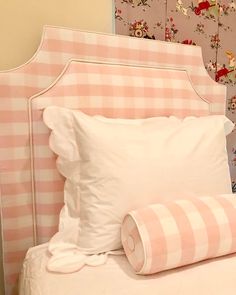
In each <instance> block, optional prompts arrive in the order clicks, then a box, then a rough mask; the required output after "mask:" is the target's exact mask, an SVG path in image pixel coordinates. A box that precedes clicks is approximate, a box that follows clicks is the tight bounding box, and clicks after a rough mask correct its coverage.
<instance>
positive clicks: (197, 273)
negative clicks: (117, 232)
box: [19, 244, 236, 295]
mask: <svg viewBox="0 0 236 295" xmlns="http://www.w3.org/2000/svg"><path fill="white" fill-rule="evenodd" d="M48 259H49V254H48V251H47V245H46V244H45V245H41V246H37V247H34V248H31V249H30V250H29V251H28V254H27V255H26V258H25V261H24V264H23V268H22V272H21V276H20V285H19V289H20V292H19V295H235V294H236V254H234V255H229V256H225V257H221V258H217V259H214V260H207V261H205V262H201V263H197V264H195V265H191V266H187V267H183V268H178V269H175V270H171V271H165V272H162V273H159V274H156V275H149V276H141V275H135V274H134V272H133V270H132V268H131V266H130V265H129V263H128V261H127V259H126V257H125V256H110V257H109V258H108V261H107V263H106V264H104V265H101V266H97V267H89V266H86V267H84V268H83V269H81V270H80V271H79V272H76V273H71V274H57V273H52V272H49V271H47V269H46V265H47V262H48Z"/></svg>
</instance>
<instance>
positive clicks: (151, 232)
mask: <svg viewBox="0 0 236 295" xmlns="http://www.w3.org/2000/svg"><path fill="white" fill-rule="evenodd" d="M121 237H122V243H123V246H124V250H125V253H126V255H127V258H128V260H129V262H130V264H131V265H132V267H133V269H134V270H135V272H136V273H138V274H153V273H157V272H160V271H163V270H167V269H172V268H176V267H179V266H183V265H187V264H191V263H194V262H198V261H201V260H205V259H208V258H213V257H218V256H222V255H226V254H230V253H234V252H236V200H235V196H233V195H224V196H217V197H211V196H209V197H201V198H195V199H188V200H177V201H174V202H170V203H167V204H155V205H150V206H148V207H145V208H141V209H138V210H135V211H131V212H130V213H129V214H128V215H127V216H126V217H125V219H124V221H123V224H122V229H121Z"/></svg>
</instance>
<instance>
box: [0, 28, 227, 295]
mask: <svg viewBox="0 0 236 295" xmlns="http://www.w3.org/2000/svg"><path fill="white" fill-rule="evenodd" d="M72 57H74V58H81V59H89V60H102V61H109V62H122V63H135V64H146V65H152V66H154V67H158V66H163V67H171V68H173V67H178V68H182V69H186V70H187V71H188V73H189V76H190V78H191V81H192V83H193V85H194V87H195V89H196V91H197V92H198V93H199V94H200V95H201V96H202V98H203V99H205V100H206V101H208V102H210V103H211V113H214V114H219V113H224V109H225V87H224V86H222V85H218V84H216V83H215V82H214V81H213V80H211V79H210V78H209V77H208V75H207V72H206V71H205V69H204V65H203V61H202V55H201V49H200V48H199V47H194V46H184V45H181V44H170V43H165V42H159V41H151V40H143V39H133V38H129V37H124V36H111V35H105V34H95V33H88V32H81V31H77V30H69V29H64V28H55V27H48V26H47V27H45V30H44V34H43V38H42V42H41V44H40V47H39V49H38V51H37V53H36V54H35V56H34V57H33V58H32V59H31V60H30V61H29V62H27V63H26V64H24V65H22V66H20V67H18V68H16V69H13V70H10V71H5V72H0V99H1V103H0V136H1V138H0V149H1V150H0V151H1V152H0V171H1V190H2V196H1V210H2V216H3V220H2V227H3V248H4V269H5V279H6V285H7V286H6V294H10V293H12V294H13V291H12V287H13V286H14V284H15V282H16V280H17V277H18V272H19V269H20V266H21V263H22V260H23V257H24V255H25V252H26V250H27V249H28V248H29V247H30V246H32V245H34V244H35V243H42V242H44V241H47V240H48V239H49V238H50V237H51V236H52V234H53V233H54V232H55V231H56V229H57V222H58V212H59V209H60V207H61V202H62V197H61V190H62V181H61V178H59V176H58V179H57V180H55V177H54V174H55V173H54V172H52V171H54V170H53V169H52V168H51V167H54V166H55V165H54V160H53V159H52V158H51V162H50V161H49V162H47V165H46V166H47V167H46V168H45V163H44V164H42V169H40V170H39V171H38V172H37V176H36V180H37V182H36V183H34V181H32V177H31V168H32V167H31V162H30V136H29V118H28V99H29V97H30V96H32V95H34V94H36V93H38V92H40V91H42V90H43V89H45V88H47V87H48V86H49V85H50V84H51V83H52V82H53V81H54V80H55V79H56V77H57V76H58V75H59V73H60V72H61V71H62V69H63V68H64V66H65V64H66V62H67V61H68V60H69V59H70V58H72ZM86 74H88V75H89V73H86ZM86 79H87V78H86ZM131 80H133V78H132V79H131ZM67 81H68V83H69V84H70V83H72V81H71V80H70V77H69V76H68V77H67ZM140 81H142V79H140V78H139V80H137V83H140ZM126 83H129V80H127V81H126ZM168 83H169V82H168ZM163 87H164V88H165V87H167V86H165V85H163ZM69 88H70V87H67V88H66V87H65V88H64V89H63V91H66V95H68V97H70V96H73V93H70V92H69ZM74 89H75V88H74ZM58 91H59V93H60V95H61V96H62V95H63V92H61V90H60V89H57V93H58ZM73 91H74V90H73ZM109 91H110V92H113V93H115V92H116V89H113V90H112V89H110V90H109ZM119 91H120V93H119V95H120V96H122V97H125V96H126V95H127V94H126V93H123V92H122V88H120V89H119ZM170 91H171V90H170ZM163 93H164V92H163ZM75 95H76V94H75ZM142 95H143V97H145V96H147V95H149V94H147V93H145V92H143V94H142ZM164 95H165V93H164ZM98 96H99V95H98ZM68 101H69V99H68ZM107 103H108V101H106V100H104V101H103V105H100V106H99V108H109V107H110V106H109V104H108V105H106V104H107ZM126 103H127V102H126V100H124V99H123V100H121V101H120V102H119V103H117V104H119V110H122V108H124V107H125V104H126ZM169 103H170V101H169ZM185 103H186V104H188V102H187V100H186V102H185ZM84 104H85V108H86V107H87V105H88V103H87V102H84ZM141 105H142V104H141ZM116 106H117V105H116ZM153 107H158V108H159V106H156V105H155V106H151V109H152V108H153ZM129 108H130V109H132V108H135V109H136V108H138V109H139V112H136V116H139V115H140V114H144V113H145V112H143V111H142V108H145V106H144V105H142V106H141V107H136V106H134V105H133V104H132V103H131V104H130V106H129ZM173 108H175V106H172V105H171V103H170V105H169V107H168V109H169V110H171V109H173ZM183 108H184V109H185V108H186V105H184V106H183ZM165 109H166V106H165V108H162V114H165ZM201 111H202V110H201ZM93 112H96V108H93ZM119 112H120V111H118V112H117V113H116V114H117V115H119ZM121 113H122V111H121ZM196 113H197V110H196ZM146 114H147V113H146ZM33 115H34V114H33ZM111 115H114V114H111ZM36 116H37V114H36V115H34V124H36V125H37V118H36ZM38 119H40V117H39V118H38ZM39 125H40V124H39ZM40 126H41V125H40ZM38 128H42V127H37V130H38ZM41 141H43V144H45V142H46V139H45V138H44V136H42V137H40V135H37V136H36V137H35V138H34V142H32V143H33V144H37V147H36V148H35V149H34V151H35V150H37V149H38V153H37V159H35V165H36V167H37V168H38V167H39V166H40V165H41V159H44V158H47V157H48V155H47V154H44V152H43V150H42V151H40V150H39V148H38V146H40V142H41ZM39 174H40V178H39V179H40V180H39V179H38V178H37V177H39ZM51 174H52V177H51V178H52V179H53V181H54V184H53V185H52V183H51V182H50V181H51V178H50V175H51ZM48 177H49V181H48ZM40 181H42V182H40ZM34 186H36V190H37V192H38V190H39V189H38V188H40V190H41V192H40V197H39V194H37V204H34V198H33V193H32V192H33V190H34ZM55 188H56V190H57V193H55ZM41 198H42V199H41ZM45 203H47V207H45V206H44V205H42V204H45ZM35 205H37V215H38V220H37V223H36V228H37V227H38V230H37V236H36V238H37V239H36V241H35V239H34V236H35V233H36V231H35V230H34V224H35V220H34V216H33V213H32V212H33V209H34V206H35ZM41 205H42V206H41Z"/></svg>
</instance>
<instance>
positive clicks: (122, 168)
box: [44, 107, 234, 254]
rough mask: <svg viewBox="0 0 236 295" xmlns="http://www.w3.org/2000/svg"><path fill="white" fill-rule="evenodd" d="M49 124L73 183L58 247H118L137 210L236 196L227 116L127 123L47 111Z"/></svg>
mask: <svg viewBox="0 0 236 295" xmlns="http://www.w3.org/2000/svg"><path fill="white" fill-rule="evenodd" d="M44 121H45V123H46V125H47V126H48V127H49V128H50V129H51V130H52V132H51V136H50V147H51V149H52V150H53V151H54V152H55V153H56V154H57V155H58V161H57V163H58V169H59V171H60V172H61V173H62V174H63V175H64V176H65V177H66V178H67V181H66V184H65V206H64V208H63V210H62V214H61V220H60V230H59V239H58V238H57V239H52V241H51V244H50V246H51V249H55V248H56V244H60V247H61V245H64V246H65V247H67V246H68V244H70V245H71V244H74V245H76V247H77V249H79V251H81V252H82V253H84V254H99V253H104V252H107V251H111V250H117V249H120V248H121V247H122V244H121V238H120V227H121V223H122V220H123V218H124V216H125V215H126V214H127V212H129V211H130V210H134V209H136V208H140V207H143V206H146V205H149V204H152V203H161V202H163V201H166V200H175V199H178V198H189V197H193V196H200V195H204V194H213V195H214V194H228V193H231V182H230V175H229V167H228V158H227V151H226V135H227V134H229V133H230V132H231V131H232V129H233V127H234V125H233V123H232V122H231V121H229V120H228V119H227V118H226V117H225V116H220V115H219V116H209V117H199V118H196V117H188V118H185V119H178V118H176V117H157V118H149V119H142V120H131V119H130V120H129V119H127V120H122V119H106V118H104V117H101V116H100V117H96V116H95V117H91V116H88V115H86V114H84V113H82V112H80V111H73V110H69V109H64V108H60V107H48V108H47V109H46V110H45V111H44ZM57 237H58V236H57ZM60 239H61V240H60ZM62 248H63V246H62V247H61V249H62Z"/></svg>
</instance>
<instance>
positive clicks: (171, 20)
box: [115, 0, 236, 192]
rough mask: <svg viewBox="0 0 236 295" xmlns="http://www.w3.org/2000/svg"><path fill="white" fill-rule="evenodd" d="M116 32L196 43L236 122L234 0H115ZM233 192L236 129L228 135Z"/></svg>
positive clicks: (234, 185)
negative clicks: (201, 50) (200, 48)
mask: <svg viewBox="0 0 236 295" xmlns="http://www.w3.org/2000/svg"><path fill="white" fill-rule="evenodd" d="M115 3H116V32H117V33H118V34H123V35H129V36H134V37H138V38H151V39H158V40H165V41H168V42H179V43H184V44H190V45H199V46H201V47H202V49H203V59H204V63H205V67H206V69H207V71H208V73H209V75H210V76H211V77H212V78H213V79H214V80H215V81H217V82H219V83H222V84H225V85H226V86H227V103H226V114H227V116H228V117H229V118H230V119H231V120H232V121H233V122H236V0H208V1H203V0H176V1H174V0H116V1H115ZM228 151H229V165H230V169H231V176H232V188H233V191H234V192H236V132H235V131H234V132H232V134H231V135H230V136H228Z"/></svg>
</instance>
